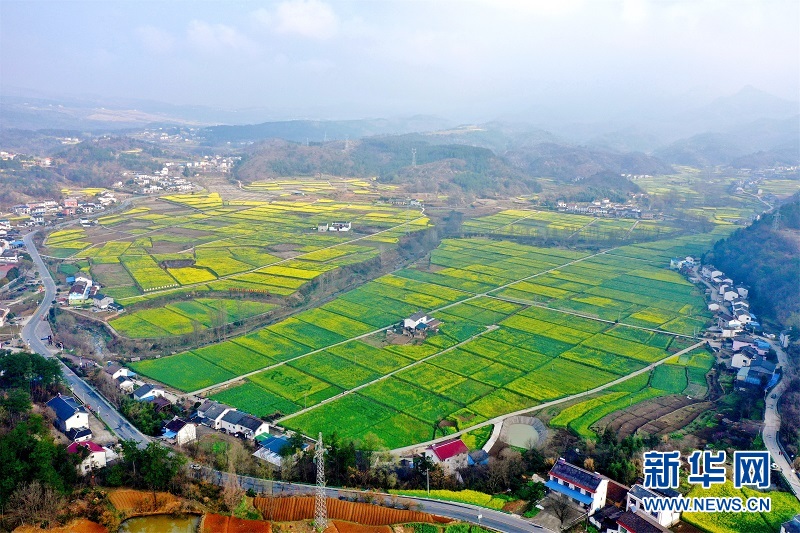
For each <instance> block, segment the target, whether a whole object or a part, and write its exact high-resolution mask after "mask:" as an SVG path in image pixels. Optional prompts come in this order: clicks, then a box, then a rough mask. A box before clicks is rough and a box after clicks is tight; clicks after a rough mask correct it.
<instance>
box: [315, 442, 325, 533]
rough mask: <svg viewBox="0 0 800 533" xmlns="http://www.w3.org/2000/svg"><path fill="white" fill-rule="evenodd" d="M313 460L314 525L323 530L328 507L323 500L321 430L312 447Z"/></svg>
mask: <svg viewBox="0 0 800 533" xmlns="http://www.w3.org/2000/svg"><path fill="white" fill-rule="evenodd" d="M314 462H315V463H317V490H316V495H315V499H314V503H315V505H314V527H315V528H316V529H317V531H325V528H327V527H328V507H327V502H326V501H325V448H324V447H323V446H322V432H321V431H320V432H319V439H317V445H316V446H315V448H314Z"/></svg>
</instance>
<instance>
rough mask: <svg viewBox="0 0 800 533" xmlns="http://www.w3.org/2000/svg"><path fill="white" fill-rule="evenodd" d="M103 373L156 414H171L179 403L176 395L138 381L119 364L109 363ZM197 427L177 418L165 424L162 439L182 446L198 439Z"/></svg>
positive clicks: (123, 392)
mask: <svg viewBox="0 0 800 533" xmlns="http://www.w3.org/2000/svg"><path fill="white" fill-rule="evenodd" d="M103 372H104V373H105V374H106V375H107V376H108V377H109V379H111V380H112V381H113V382H114V383H115V384H116V386H117V387H118V388H119V390H120V392H121V393H122V394H125V395H127V396H130V397H131V398H133V399H134V400H136V401H137V402H149V403H151V404H152V405H153V410H154V411H155V412H156V413H161V412H165V411H166V412H169V411H170V410H171V409H172V406H173V405H175V403H177V401H178V397H177V396H175V395H174V394H170V393H168V392H167V391H165V390H164V389H162V388H160V387H158V386H156V385H153V384H150V383H146V382H144V381H142V380H140V379H138V376H137V375H136V374H135V373H133V372H131V371H130V370H128V369H127V368H125V367H123V366H122V365H120V364H118V363H109V364H108V365H106V366H105V367H104V368H103ZM196 427H197V426H196V425H195V424H194V423H192V422H190V421H188V420H184V419H182V418H180V417H177V416H175V417H173V418H172V420H170V421H169V422H167V423H166V424H164V427H163V428H162V432H161V437H160V438H161V439H162V440H165V441H167V442H169V443H170V444H177V445H178V446H182V445H184V444H186V443H189V442H192V441H193V440H195V439H196V438H197V430H196Z"/></svg>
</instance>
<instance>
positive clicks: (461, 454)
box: [425, 438, 469, 472]
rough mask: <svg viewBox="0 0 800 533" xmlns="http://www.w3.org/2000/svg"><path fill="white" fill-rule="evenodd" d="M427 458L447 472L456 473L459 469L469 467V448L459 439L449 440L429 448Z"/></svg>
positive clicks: (426, 453)
mask: <svg viewBox="0 0 800 533" xmlns="http://www.w3.org/2000/svg"><path fill="white" fill-rule="evenodd" d="M425 457H427V458H428V459H430V460H431V461H433V463H434V464H441V465H442V467H443V468H444V469H445V470H449V471H450V472H456V471H457V470H458V469H459V468H464V467H466V466H467V460H468V457H469V448H467V445H466V444H464V442H463V441H462V440H461V439H459V438H455V439H449V440H446V441H443V442H439V443H436V444H431V445H430V446H428V449H427V450H425Z"/></svg>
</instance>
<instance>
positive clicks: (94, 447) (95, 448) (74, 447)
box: [67, 440, 106, 453]
mask: <svg viewBox="0 0 800 533" xmlns="http://www.w3.org/2000/svg"><path fill="white" fill-rule="evenodd" d="M78 446H83V447H84V448H88V449H89V451H90V452H104V451H106V450H105V448H103V447H102V446H100V445H99V444H97V443H95V442H92V441H90V440H87V441H84V442H73V443H72V444H70V445H69V446H68V447H67V453H78Z"/></svg>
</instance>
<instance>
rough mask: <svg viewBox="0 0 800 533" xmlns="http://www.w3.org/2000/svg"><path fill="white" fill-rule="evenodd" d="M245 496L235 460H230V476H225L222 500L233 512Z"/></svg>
mask: <svg viewBox="0 0 800 533" xmlns="http://www.w3.org/2000/svg"><path fill="white" fill-rule="evenodd" d="M242 498H244V489H242V485H241V484H240V483H239V476H237V475H236V466H235V464H234V462H233V461H228V476H227V477H226V478H225V486H224V487H223V489H222V501H224V502H225V506H226V507H227V508H228V510H229V511H231V512H233V510H234V509H236V506H237V505H239V503H240V502H241V501H242Z"/></svg>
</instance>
